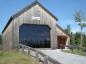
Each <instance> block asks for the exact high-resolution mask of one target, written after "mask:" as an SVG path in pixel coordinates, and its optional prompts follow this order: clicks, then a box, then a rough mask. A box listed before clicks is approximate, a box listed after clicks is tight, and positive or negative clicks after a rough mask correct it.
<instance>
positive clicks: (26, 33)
mask: <svg viewBox="0 0 86 64" xmlns="http://www.w3.org/2000/svg"><path fill="white" fill-rule="evenodd" d="M19 42H20V43H22V44H25V45H28V46H30V47H33V48H49V47H50V28H49V27H48V26H47V25H38V24H23V25H21V26H20V27H19Z"/></svg>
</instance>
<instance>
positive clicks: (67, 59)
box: [39, 49, 86, 64]
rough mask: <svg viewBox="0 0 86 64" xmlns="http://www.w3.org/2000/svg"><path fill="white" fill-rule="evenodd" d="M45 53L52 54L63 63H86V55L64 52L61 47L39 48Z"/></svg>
mask: <svg viewBox="0 0 86 64" xmlns="http://www.w3.org/2000/svg"><path fill="white" fill-rule="evenodd" d="M39 51H41V52H43V53H44V54H46V55H48V56H50V57H51V58H53V59H55V60H56V61H58V62H60V63H61V64H86V56H80V55H75V54H71V53H65V52H62V51H61V50H60V49H56V50H39Z"/></svg>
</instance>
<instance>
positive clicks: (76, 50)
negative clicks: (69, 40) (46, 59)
mask: <svg viewBox="0 0 86 64" xmlns="http://www.w3.org/2000/svg"><path fill="white" fill-rule="evenodd" d="M63 51H64V52H67V53H72V54H76V55H82V56H86V53H85V52H83V51H80V50H78V49H75V50H73V52H72V51H71V50H63Z"/></svg>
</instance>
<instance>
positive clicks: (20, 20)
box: [13, 5, 57, 48]
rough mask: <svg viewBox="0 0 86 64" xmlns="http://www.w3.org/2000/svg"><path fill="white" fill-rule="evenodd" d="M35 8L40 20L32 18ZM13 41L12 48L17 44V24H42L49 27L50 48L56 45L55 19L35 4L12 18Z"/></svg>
mask: <svg viewBox="0 0 86 64" xmlns="http://www.w3.org/2000/svg"><path fill="white" fill-rule="evenodd" d="M35 9H38V10H39V12H38V13H39V14H40V20H33V19H32V17H33V16H34V13H35ZM13 21H14V22H13V25H14V27H13V29H14V31H13V35H14V36H13V39H14V41H13V43H14V46H13V47H14V48H15V47H16V46H17V45H18V44H19V26H20V25H22V24H24V23H25V24H26V23H27V24H44V25H48V26H49V27H50V28H51V31H50V36H51V48H56V47H57V38H56V37H57V36H56V20H55V19H54V18H53V17H52V16H50V15H49V14H48V13H47V12H45V11H44V10H43V9H42V8H41V7H40V6H39V5H36V6H34V7H32V8H31V9H29V10H28V11H26V12H24V13H22V14H21V15H20V16H18V17H16V18H15V19H14V20H13Z"/></svg>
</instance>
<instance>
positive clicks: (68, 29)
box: [65, 25, 71, 35]
mask: <svg viewBox="0 0 86 64" xmlns="http://www.w3.org/2000/svg"><path fill="white" fill-rule="evenodd" d="M65 32H66V33H68V34H69V35H70V33H71V27H70V25H67V28H66V29H65Z"/></svg>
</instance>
